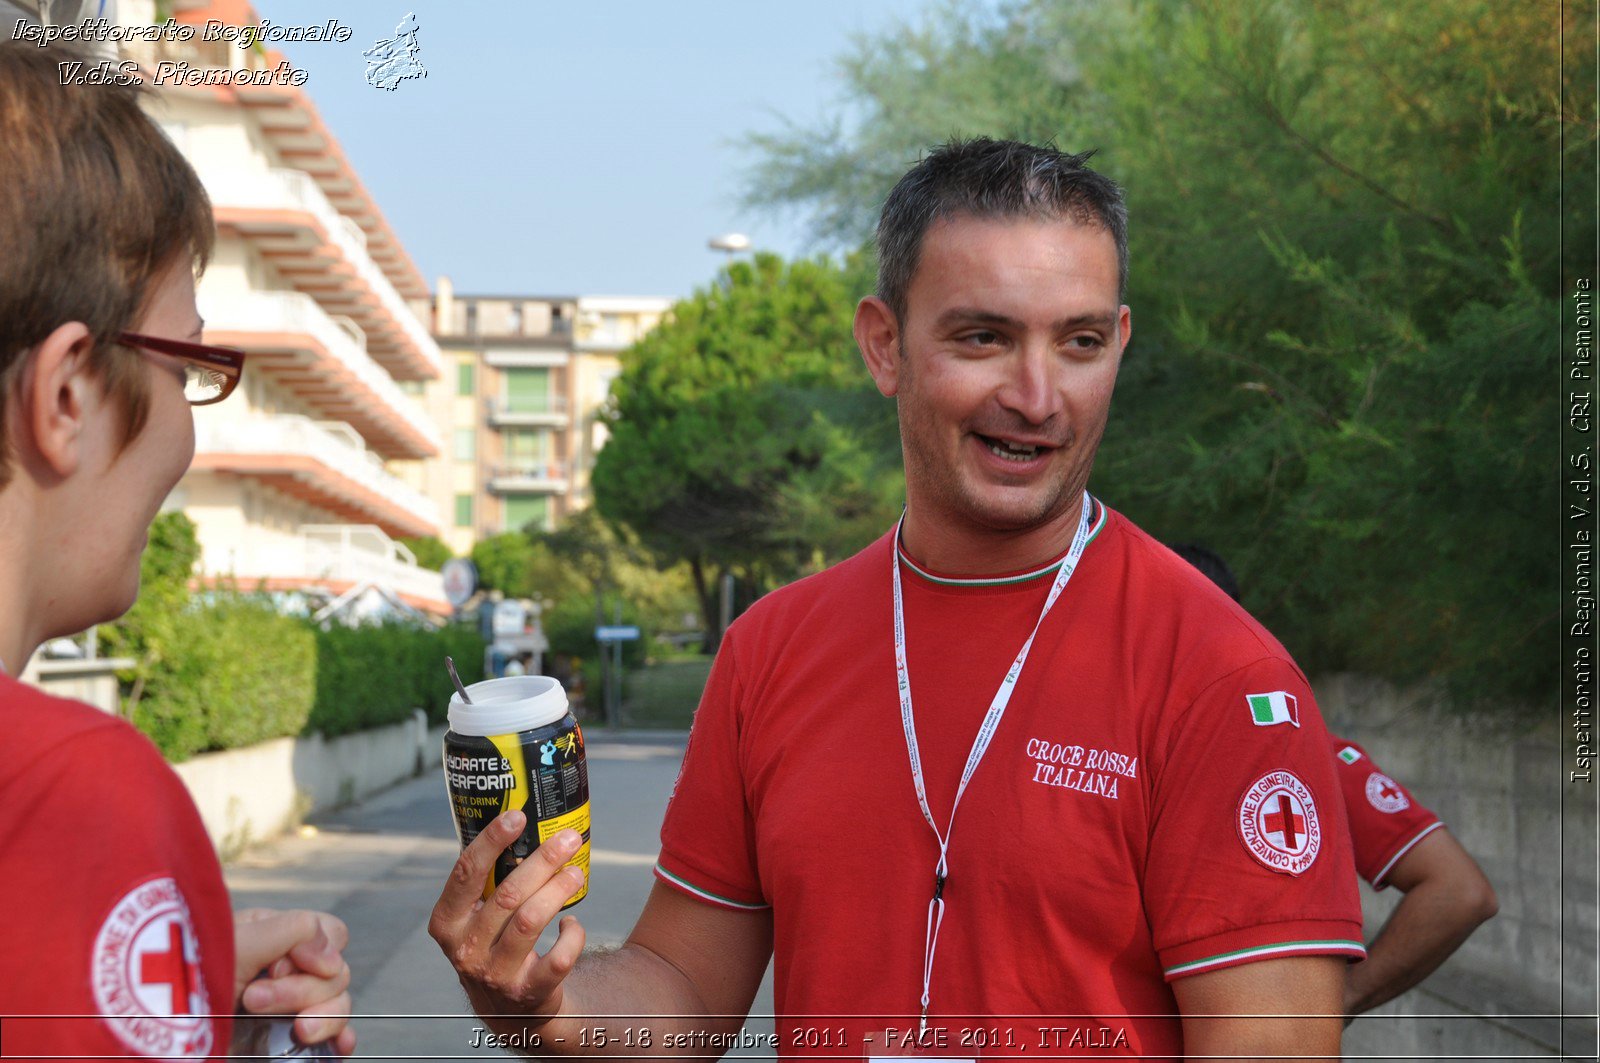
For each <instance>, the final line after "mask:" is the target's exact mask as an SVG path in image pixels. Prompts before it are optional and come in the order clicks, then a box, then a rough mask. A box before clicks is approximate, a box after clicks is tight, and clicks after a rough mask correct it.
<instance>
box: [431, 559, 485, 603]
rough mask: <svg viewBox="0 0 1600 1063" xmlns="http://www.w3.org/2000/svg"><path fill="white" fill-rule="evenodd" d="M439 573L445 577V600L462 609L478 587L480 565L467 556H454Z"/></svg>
mask: <svg viewBox="0 0 1600 1063" xmlns="http://www.w3.org/2000/svg"><path fill="white" fill-rule="evenodd" d="M439 574H440V575H441V576H443V577H444V598H445V601H447V602H449V603H450V604H451V605H453V606H455V607H456V608H457V609H460V608H461V607H462V606H463V605H466V604H467V599H469V598H471V597H472V595H473V594H474V593H475V592H476V591H477V589H478V566H477V565H474V564H473V563H472V561H471V560H470V559H468V558H465V557H452V558H451V559H450V560H448V561H446V562H445V563H444V568H443V569H441V570H440V572H439Z"/></svg>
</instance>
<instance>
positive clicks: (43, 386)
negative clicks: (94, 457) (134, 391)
mask: <svg viewBox="0 0 1600 1063" xmlns="http://www.w3.org/2000/svg"><path fill="white" fill-rule="evenodd" d="M93 353H94V335H93V333H91V332H90V331H89V329H88V326H86V325H84V324H83V323H81V322H78V321H72V322H68V323H67V324H65V325H62V326H60V327H59V328H57V329H56V330H55V331H54V332H52V333H50V335H48V336H46V337H45V338H44V339H43V340H41V341H40V342H39V343H38V344H36V345H35V346H34V348H33V352H32V355H31V356H25V357H28V364H27V365H25V366H23V372H22V380H21V383H20V387H19V388H18V392H19V395H18V398H19V399H20V402H19V404H18V405H19V410H18V412H19V413H20V415H21V416H20V417H19V418H18V421H19V427H20V428H21V429H22V434H23V437H24V441H25V442H26V443H27V444H31V449H32V450H33V452H34V454H35V455H36V457H37V460H38V461H40V462H42V463H43V464H44V466H45V467H46V468H48V469H50V470H51V471H52V472H54V473H55V474H56V475H57V476H63V477H64V476H70V475H72V473H74V472H76V471H77V469H78V466H79V464H80V463H81V462H82V460H83V449H84V440H85V430H86V429H87V428H88V426H89V417H90V416H91V415H92V414H93V413H94V412H95V411H96V410H97V408H98V406H99V403H100V395H99V388H100V384H99V382H98V381H97V380H95V379H94V377H93V374H92V373H91V372H90V361H89V357H90V355H91V354H93Z"/></svg>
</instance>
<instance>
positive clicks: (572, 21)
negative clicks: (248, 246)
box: [256, 0, 929, 298]
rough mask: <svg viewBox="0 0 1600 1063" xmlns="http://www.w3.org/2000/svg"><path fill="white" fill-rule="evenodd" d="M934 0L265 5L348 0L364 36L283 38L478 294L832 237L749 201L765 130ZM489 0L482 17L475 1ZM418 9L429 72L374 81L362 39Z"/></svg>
mask: <svg viewBox="0 0 1600 1063" xmlns="http://www.w3.org/2000/svg"><path fill="white" fill-rule="evenodd" d="M928 4H929V0H869V2H868V3H865V4H864V3H862V0H806V2H805V3H801V4H782V5H779V4H764V3H750V2H733V0H679V2H677V3H671V4H668V3H660V2H644V0H593V2H586V3H571V2H562V3H546V2H540V0H528V2H525V0H512V2H503V3H473V4H470V5H468V4H463V3H460V2H459V0H399V2H396V3H389V2H387V0H363V2H362V3H360V4H337V5H329V4H327V3H326V2H324V0H316V2H312V0H256V8H257V12H258V14H259V15H260V16H261V17H262V18H263V19H266V20H269V21H271V22H274V23H277V24H280V25H285V26H293V25H312V24H321V23H322V22H323V21H324V20H326V19H327V18H328V17H329V13H330V12H337V17H338V19H339V21H340V22H341V24H343V25H346V26H349V27H350V29H351V30H352V32H353V36H352V38H351V40H350V41H349V42H346V43H335V42H298V43H294V42H272V43H271V44H270V46H271V47H273V48H275V49H277V50H279V51H282V52H283V53H284V54H285V55H286V56H287V57H288V58H289V59H290V60H291V61H292V62H293V63H294V64H295V65H296V66H299V67H301V68H303V69H304V70H306V71H307V74H308V80H307V83H306V85H305V91H306V92H308V93H309V94H310V97H311V99H312V101H313V102H314V103H315V104H316V106H317V108H318V109H319V110H320V111H321V113H322V116H323V119H324V121H326V122H327V124H328V126H329V127H330V128H331V129H332V130H333V132H334V134H335V135H336V136H337V137H338V138H339V141H340V143H341V144H342V145H343V147H344V150H345V153H346V154H347V155H348V156H349V158H350V160H351V162H352V163H353V164H354V166H355V168H356V171H357V173H359V174H360V176H361V179H362V181H363V182H364V183H365V184H366V186H367V189H368V191H369V192H370V193H371V194H372V196H373V198H374V199H375V200H376V201H377V203H378V206H379V208H380V209H381V210H382V211H383V212H384V214H385V216H386V217H387V218H388V219H389V223H390V225H391V226H393V228H394V230H395V231H396V233H397V234H398V235H399V237H400V241H401V243H402V244H404V245H405V248H406V250H407V251H408V252H410V254H411V256H412V258H413V259H414V260H415V261H416V263H417V265H418V267H419V268H420V269H421V270H422V272H423V275H424V276H425V277H426V278H427V279H428V284H429V286H430V287H432V286H433V285H434V283H435V280H436V278H437V277H438V276H439V275H440V274H444V275H447V276H449V277H450V279H451V281H452V282H453V283H454V285H455V290H456V292H457V293H458V294H512V293H517V294H529V295H535V294H538V295H661V296H669V297H673V298H677V297H682V296H686V295H688V294H690V293H691V292H692V291H693V289H695V288H696V287H701V286H704V285H706V284H707V283H708V282H710V281H711V280H712V279H713V277H714V276H715V274H716V271H717V270H718V268H720V267H721V266H722V265H723V264H724V263H725V262H726V260H727V256H726V255H725V254H724V253H722V252H718V251H713V250H711V249H709V248H708V247H707V246H706V241H707V240H708V239H709V238H711V237H713V236H716V235H720V234H723V233H728V232H742V233H745V234H747V235H748V236H749V237H750V239H751V242H752V244H753V246H754V247H755V248H757V249H760V250H768V251H775V252H778V253H780V254H783V255H786V256H788V255H795V254H801V253H811V252H814V251H816V250H818V249H817V248H815V247H813V246H812V245H810V244H809V243H807V241H806V239H805V232H804V224H803V220H802V219H801V218H799V217H796V216H793V215H792V214H791V215H789V216H784V215H777V214H773V213H770V212H765V211H761V212H757V211H747V210H743V209H741V208H740V207H739V205H738V200H739V196H740V192H741V191H742V189H743V180H744V173H745V170H746V169H747V167H748V166H749V164H750V163H751V162H752V161H753V159H754V155H753V154H752V153H751V152H749V151H748V149H745V148H743V147H741V144H740V141H741V140H742V138H743V137H745V136H746V135H748V134H749V133H751V132H756V131H774V130H778V129H781V128H782V127H783V125H784V123H785V121H786V120H791V121H795V122H798V123H800V124H802V125H805V126H810V125H813V124H815V122H816V121H817V120H818V119H819V118H820V117H822V116H824V115H829V114H833V113H835V112H836V111H838V110H839V109H840V105H841V103H842V99H843V84H842V82H841V81H840V80H839V78H838V77H837V75H836V74H835V72H834V62H833V61H834V59H835V58H836V57H838V56H840V55H842V54H844V52H845V51H846V50H847V49H848V47H849V45H850V39H851V36H852V34H858V33H864V32H865V33H876V32H879V31H882V30H885V29H888V28H890V27H892V26H893V25H895V24H896V22H905V21H910V22H913V23H914V22H917V21H920V18H921V16H922V12H923V11H924V9H926V8H927V7H928ZM468 7H471V8H472V9H473V10H474V11H475V12H481V13H479V14H474V15H472V16H470V17H469V16H468V15H466V14H465V13H464V10H463V9H465V8H468ZM408 11H411V12H415V14H416V19H417V23H418V26H419V27H420V30H419V34H418V43H419V44H420V46H421V48H420V52H419V55H418V58H419V59H420V60H421V61H422V64H423V65H424V67H426V69H427V77H426V78H422V79H415V80H409V81H404V82H401V83H400V84H399V85H398V86H397V87H396V88H395V89H394V90H393V91H392V92H391V91H385V90H382V89H377V88H374V87H372V86H370V85H368V84H366V82H365V80H364V73H365V70H366V60H365V59H363V58H362V55H361V53H362V51H363V50H365V49H367V48H370V47H371V46H372V45H373V43H374V42H376V41H378V40H380V39H387V38H389V37H392V36H393V35H394V33H395V26H396V24H397V23H399V21H400V20H401V19H402V18H403V17H404V16H405V15H406V13H407V12H408Z"/></svg>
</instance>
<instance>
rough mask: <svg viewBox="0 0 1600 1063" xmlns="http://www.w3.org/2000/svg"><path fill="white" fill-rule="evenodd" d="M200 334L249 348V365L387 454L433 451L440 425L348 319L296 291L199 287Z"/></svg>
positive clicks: (401, 455) (435, 451)
mask: <svg viewBox="0 0 1600 1063" xmlns="http://www.w3.org/2000/svg"><path fill="white" fill-rule="evenodd" d="M200 304H201V307H200V308H201V314H202V316H204V317H205V319H206V322H207V327H206V341H207V342H209V343H221V344H226V345H228V346H233V347H240V348H242V349H244V350H246V351H248V352H249V354H250V357H249V359H248V360H247V361H246V362H245V368H246V370H247V371H248V372H252V373H254V372H265V373H267V374H268V375H269V376H271V377H272V378H273V379H274V380H277V381H280V382H281V383H283V384H284V385H286V386H287V387H288V388H289V389H290V390H291V391H293V392H294V393H295V395H296V396H297V397H299V398H300V399H301V400H302V401H304V402H305V403H306V405H308V406H309V407H311V409H312V410H313V411H315V412H316V414H317V415H318V417H319V418H321V419H325V420H337V421H346V422H349V424H350V425H351V427H353V428H354V429H355V430H356V431H357V432H359V433H360V434H361V435H362V437H363V438H365V439H366V440H367V442H368V444H369V445H371V446H372V448H373V449H374V450H376V451H378V452H379V453H380V454H382V455H383V456H384V457H386V458H429V457H433V456H434V455H436V454H438V453H439V450H440V445H441V444H440V439H439V430H438V428H437V427H436V426H435V425H434V424H433V422H432V421H431V420H429V418H428V416H427V414H425V413H424V412H423V410H422V408H421V406H419V405H418V404H417V401H416V400H415V399H413V398H412V397H411V396H409V395H407V394H405V393H404V392H402V391H401V390H400V387H399V385H397V384H396V383H395V382H394V378H393V377H391V376H390V375H389V374H388V373H387V372H386V371H384V370H383V369H382V368H381V367H380V366H379V365H378V363H376V362H374V361H373V360H372V358H371V356H370V355H369V354H368V353H367V345H366V337H365V335H364V334H363V333H362V332H361V329H360V327H359V326H357V325H356V324H355V322H353V321H351V320H349V319H348V318H345V319H343V320H342V322H341V321H336V320H335V319H334V318H331V317H329V316H328V314H327V313H326V312H325V311H323V309H322V307H320V306H319V305H317V302H316V300H314V299H312V298H311V297H310V296H309V295H306V294H304V293H302V292H250V293H248V294H246V295H243V296H238V295H223V296H220V297H212V296H211V295H210V294H209V293H207V292H204V291H202V293H201V298H200Z"/></svg>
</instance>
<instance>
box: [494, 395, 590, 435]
mask: <svg viewBox="0 0 1600 1063" xmlns="http://www.w3.org/2000/svg"><path fill="white" fill-rule="evenodd" d="M483 405H484V411H485V415H486V416H487V418H488V421H489V427H490V428H565V427H567V425H569V424H570V423H571V422H572V419H571V418H570V417H569V416H568V415H567V397H566V396H565V395H549V396H546V397H545V398H544V400H543V401H542V402H517V403H513V402H511V401H510V400H509V399H503V398H501V399H485V400H484V402H483Z"/></svg>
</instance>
